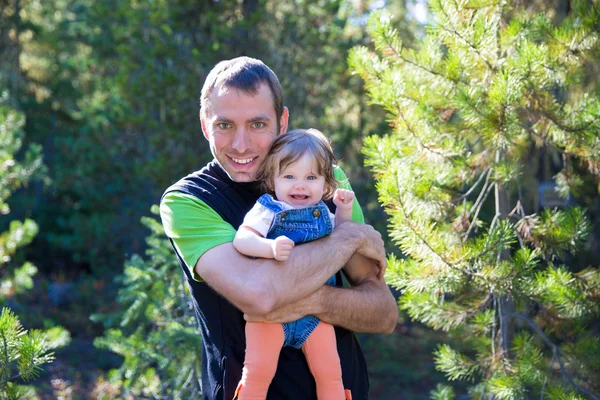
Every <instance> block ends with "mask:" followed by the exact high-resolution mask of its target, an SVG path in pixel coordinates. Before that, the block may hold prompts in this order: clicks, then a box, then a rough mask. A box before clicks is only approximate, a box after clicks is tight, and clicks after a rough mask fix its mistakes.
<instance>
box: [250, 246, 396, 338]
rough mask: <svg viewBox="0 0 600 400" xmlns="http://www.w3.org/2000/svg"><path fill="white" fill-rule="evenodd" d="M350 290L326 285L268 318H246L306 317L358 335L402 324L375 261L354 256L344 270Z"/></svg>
mask: <svg viewBox="0 0 600 400" xmlns="http://www.w3.org/2000/svg"><path fill="white" fill-rule="evenodd" d="M344 271H345V273H346V277H347V278H348V281H349V282H350V284H351V285H353V286H352V287H350V288H339V287H332V286H327V285H323V286H321V287H319V288H318V289H317V290H316V291H315V292H313V293H311V294H309V295H308V296H306V297H305V298H302V299H300V300H298V301H296V302H294V303H290V304H287V305H285V306H283V307H280V308H277V309H275V310H273V311H271V312H269V313H266V314H265V315H246V319H247V320H248V321H255V322H259V321H264V322H279V323H281V322H290V321H295V320H297V319H299V318H301V317H303V316H305V315H316V316H317V317H319V318H320V319H321V320H323V321H325V322H328V323H330V324H332V325H337V326H341V327H344V328H346V329H350V330H353V331H356V332H365V333H367V332H370V333H390V332H392V331H393V330H394V327H395V326H396V323H397V322H398V305H397V304H396V300H395V299H394V296H392V293H391V292H390V289H389V288H388V287H387V285H386V283H385V281H384V280H383V279H382V278H378V277H377V268H376V266H375V265H374V262H373V260H369V259H366V258H365V257H362V256H360V255H354V256H353V257H352V259H351V261H350V262H349V263H348V264H347V265H346V267H345V268H344Z"/></svg>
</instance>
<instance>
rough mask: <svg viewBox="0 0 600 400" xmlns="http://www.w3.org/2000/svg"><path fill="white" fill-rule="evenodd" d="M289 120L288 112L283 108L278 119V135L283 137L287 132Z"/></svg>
mask: <svg viewBox="0 0 600 400" xmlns="http://www.w3.org/2000/svg"><path fill="white" fill-rule="evenodd" d="M289 118H290V112H289V110H288V108H287V107H283V112H282V113H281V118H279V134H280V135H283V134H284V133H286V132H287V128H288V120H289Z"/></svg>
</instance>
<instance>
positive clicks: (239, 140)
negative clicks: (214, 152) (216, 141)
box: [231, 128, 250, 153]
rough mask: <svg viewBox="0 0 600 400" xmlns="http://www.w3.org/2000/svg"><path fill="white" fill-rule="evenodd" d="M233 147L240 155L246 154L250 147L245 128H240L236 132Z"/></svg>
mask: <svg viewBox="0 0 600 400" xmlns="http://www.w3.org/2000/svg"><path fill="white" fill-rule="evenodd" d="M231 147H233V149H234V150H235V151H237V152H238V153H244V152H245V151H246V150H248V147H250V144H249V138H248V134H247V133H246V129H245V128H238V129H237V130H236V131H235V136H234V137H233V143H232V144H231Z"/></svg>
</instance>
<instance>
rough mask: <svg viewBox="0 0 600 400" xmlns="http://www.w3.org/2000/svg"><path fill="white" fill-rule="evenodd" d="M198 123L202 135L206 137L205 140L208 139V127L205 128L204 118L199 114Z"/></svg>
mask: <svg viewBox="0 0 600 400" xmlns="http://www.w3.org/2000/svg"><path fill="white" fill-rule="evenodd" d="M200 125H201V126H202V133H203V134H204V137H205V138H206V140H209V139H210V138H209V134H208V129H206V120H205V119H204V117H203V116H200Z"/></svg>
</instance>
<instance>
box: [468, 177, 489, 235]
mask: <svg viewBox="0 0 600 400" xmlns="http://www.w3.org/2000/svg"><path fill="white" fill-rule="evenodd" d="M492 171H493V170H492V169H491V168H490V169H489V171H488V173H487V176H486V177H485V183H484V184H483V188H481V192H479V196H478V197H477V200H476V201H475V204H473V206H472V207H471V209H470V210H469V214H468V215H467V219H468V218H469V217H470V216H471V213H473V211H475V215H474V216H473V220H472V221H473V222H471V225H470V226H469V229H468V230H467V232H466V233H465V234H464V237H463V242H464V241H465V240H467V239H468V238H469V234H470V233H471V230H472V229H473V227H474V226H475V223H476V222H477V217H478V216H479V211H480V210H481V207H482V206H483V203H485V200H486V199H487V197H488V195H489V193H490V192H491V190H492V189H493V188H494V185H489V181H490V175H491V174H492ZM488 185H489V186H488Z"/></svg>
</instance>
